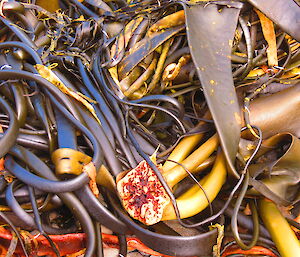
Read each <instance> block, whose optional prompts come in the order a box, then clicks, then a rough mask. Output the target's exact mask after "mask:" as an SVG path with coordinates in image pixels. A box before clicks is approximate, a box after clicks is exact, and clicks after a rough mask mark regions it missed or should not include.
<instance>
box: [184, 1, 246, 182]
mask: <svg viewBox="0 0 300 257" xmlns="http://www.w3.org/2000/svg"><path fill="white" fill-rule="evenodd" d="M222 4H223V3H222ZM241 7H242V6H241V5H239V4H237V5H234V4H233V5H230V6H229V7H228V6H227V5H226V3H225V4H224V5H218V4H209V5H208V6H205V5H204V4H203V5H202V4H197V5H192V6H189V7H187V6H186V7H185V12H186V24H187V37H188V43H189V48H190V51H191V55H192V58H193V61H194V64H195V66H196V70H197V73H198V75H199V79H200V81H201V85H202V89H203V91H204V95H205V99H206V101H207V105H208V107H209V110H210V112H211V115H212V118H213V119H214V122H215V126H216V129H217V131H218V134H219V137H220V142H221V145H222V147H223V150H224V154H225V156H226V159H227V162H228V164H229V166H230V171H231V174H232V175H234V176H236V177H238V176H239V175H238V174H237V172H236V170H235V168H234V160H235V156H236V153H237V148H238V144H239V138H240V129H241V114H240V109H239V105H238V99H237V96H236V93H235V90H234V85H233V79H232V72H231V62H230V52H231V46H232V43H233V37H234V32H235V29H236V26H237V19H238V16H239V12H240V8H241ZM221 31H222V32H221Z"/></svg>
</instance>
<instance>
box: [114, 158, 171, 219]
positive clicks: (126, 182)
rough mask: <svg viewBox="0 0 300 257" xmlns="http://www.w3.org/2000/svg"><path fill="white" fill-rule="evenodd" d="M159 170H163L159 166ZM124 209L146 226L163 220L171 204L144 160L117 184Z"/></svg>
mask: <svg viewBox="0 0 300 257" xmlns="http://www.w3.org/2000/svg"><path fill="white" fill-rule="evenodd" d="M158 169H160V170H161V168H160V167H159V166H158ZM117 189H118V192H119V195H120V198H121V201H122V204H123V206H124V208H125V209H126V210H127V212H128V213H129V215H130V216H132V217H133V218H134V219H137V220H139V221H140V222H142V223H144V224H146V225H153V224H155V223H157V222H159V221H160V220H161V218H162V215H163V211H164V208H165V206H166V205H167V204H168V203H169V202H170V198H169V196H168V195H167V193H166V191H165V189H164V188H163V186H162V185H161V183H160V181H159V179H158V177H157V176H156V174H155V173H154V171H153V170H152V168H151V167H150V166H149V164H148V163H147V162H146V161H145V160H144V161H141V162H140V163H139V165H138V166H137V167H136V168H135V169H132V170H131V171H129V172H128V173H127V174H126V175H125V177H123V178H122V179H121V180H120V181H119V182H118V183H117Z"/></svg>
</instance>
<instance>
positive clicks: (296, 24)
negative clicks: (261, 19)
mask: <svg viewBox="0 0 300 257" xmlns="http://www.w3.org/2000/svg"><path fill="white" fill-rule="evenodd" d="M248 1H249V2H250V3H251V4H252V5H254V6H255V7H256V8H257V9H259V10H260V11H261V12H262V13H264V14H265V15H266V16H268V17H269V18H270V19H271V20H272V21H273V22H274V23H276V24H277V25H278V26H279V27H281V29H282V30H283V31H285V32H286V33H288V34H289V35H290V36H292V37H293V38H295V39H296V40H298V41H300V7H299V5H298V4H297V3H296V1H294V0H285V1H278V0H268V1H265V0H248Z"/></svg>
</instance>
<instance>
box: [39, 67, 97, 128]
mask: <svg viewBox="0 0 300 257" xmlns="http://www.w3.org/2000/svg"><path fill="white" fill-rule="evenodd" d="M34 67H35V68H36V69H37V71H38V73H39V74H40V75H41V76H42V77H43V78H44V79H47V80H48V81H49V82H50V83H52V84H53V85H54V86H56V87H57V88H58V89H59V90H60V91H61V92H63V93H64V94H66V95H69V96H71V97H73V98H74V99H76V100H77V101H78V102H80V103H82V104H83V105H84V106H85V107H86V108H87V109H88V111H89V112H90V113H91V114H92V115H93V116H94V118H95V119H96V120H97V121H98V123H99V124H101V122H100V120H99V119H98V116H97V114H96V112H95V109H94V107H93V106H92V105H91V104H90V102H92V103H95V101H93V100H92V99H90V98H88V97H87V96H83V94H81V93H78V92H75V91H73V90H72V89H71V88H68V87H67V86H66V85H65V84H64V83H63V82H62V81H61V80H60V79H59V78H58V77H57V76H56V75H55V74H54V72H53V71H52V70H51V69H49V68H48V67H46V66H44V65H41V64H36V65H35V66H34Z"/></svg>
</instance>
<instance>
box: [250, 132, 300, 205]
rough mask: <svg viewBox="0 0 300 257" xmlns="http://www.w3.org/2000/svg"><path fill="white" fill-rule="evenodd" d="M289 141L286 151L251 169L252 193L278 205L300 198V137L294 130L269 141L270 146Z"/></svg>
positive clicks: (292, 202)
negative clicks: (258, 194)
mask: <svg viewBox="0 0 300 257" xmlns="http://www.w3.org/2000/svg"><path fill="white" fill-rule="evenodd" d="M280 144H281V145H286V144H289V146H288V148H287V149H286V151H285V152H284V154H283V155H282V156H281V157H279V158H278V159H276V160H270V161H267V162H263V163H261V164H256V165H253V166H252V167H251V168H250V171H251V175H252V176H251V177H252V178H251V179H250V184H251V185H252V186H253V188H252V189H251V190H249V193H250V194H251V193H253V194H257V192H259V193H260V194H262V195H264V196H265V197H267V198H269V199H271V200H272V201H274V202H275V203H277V204H280V205H284V206H289V205H291V204H294V203H295V202H297V201H299V200H300V199H299V196H300V195H299V190H300V158H299V156H300V140H299V138H297V137H295V136H294V135H292V134H290V133H280V134H277V135H275V136H273V137H271V138H269V139H267V140H266V142H265V143H263V145H265V147H268V148H269V149H275V148H278V147H279V145H280Z"/></svg>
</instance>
